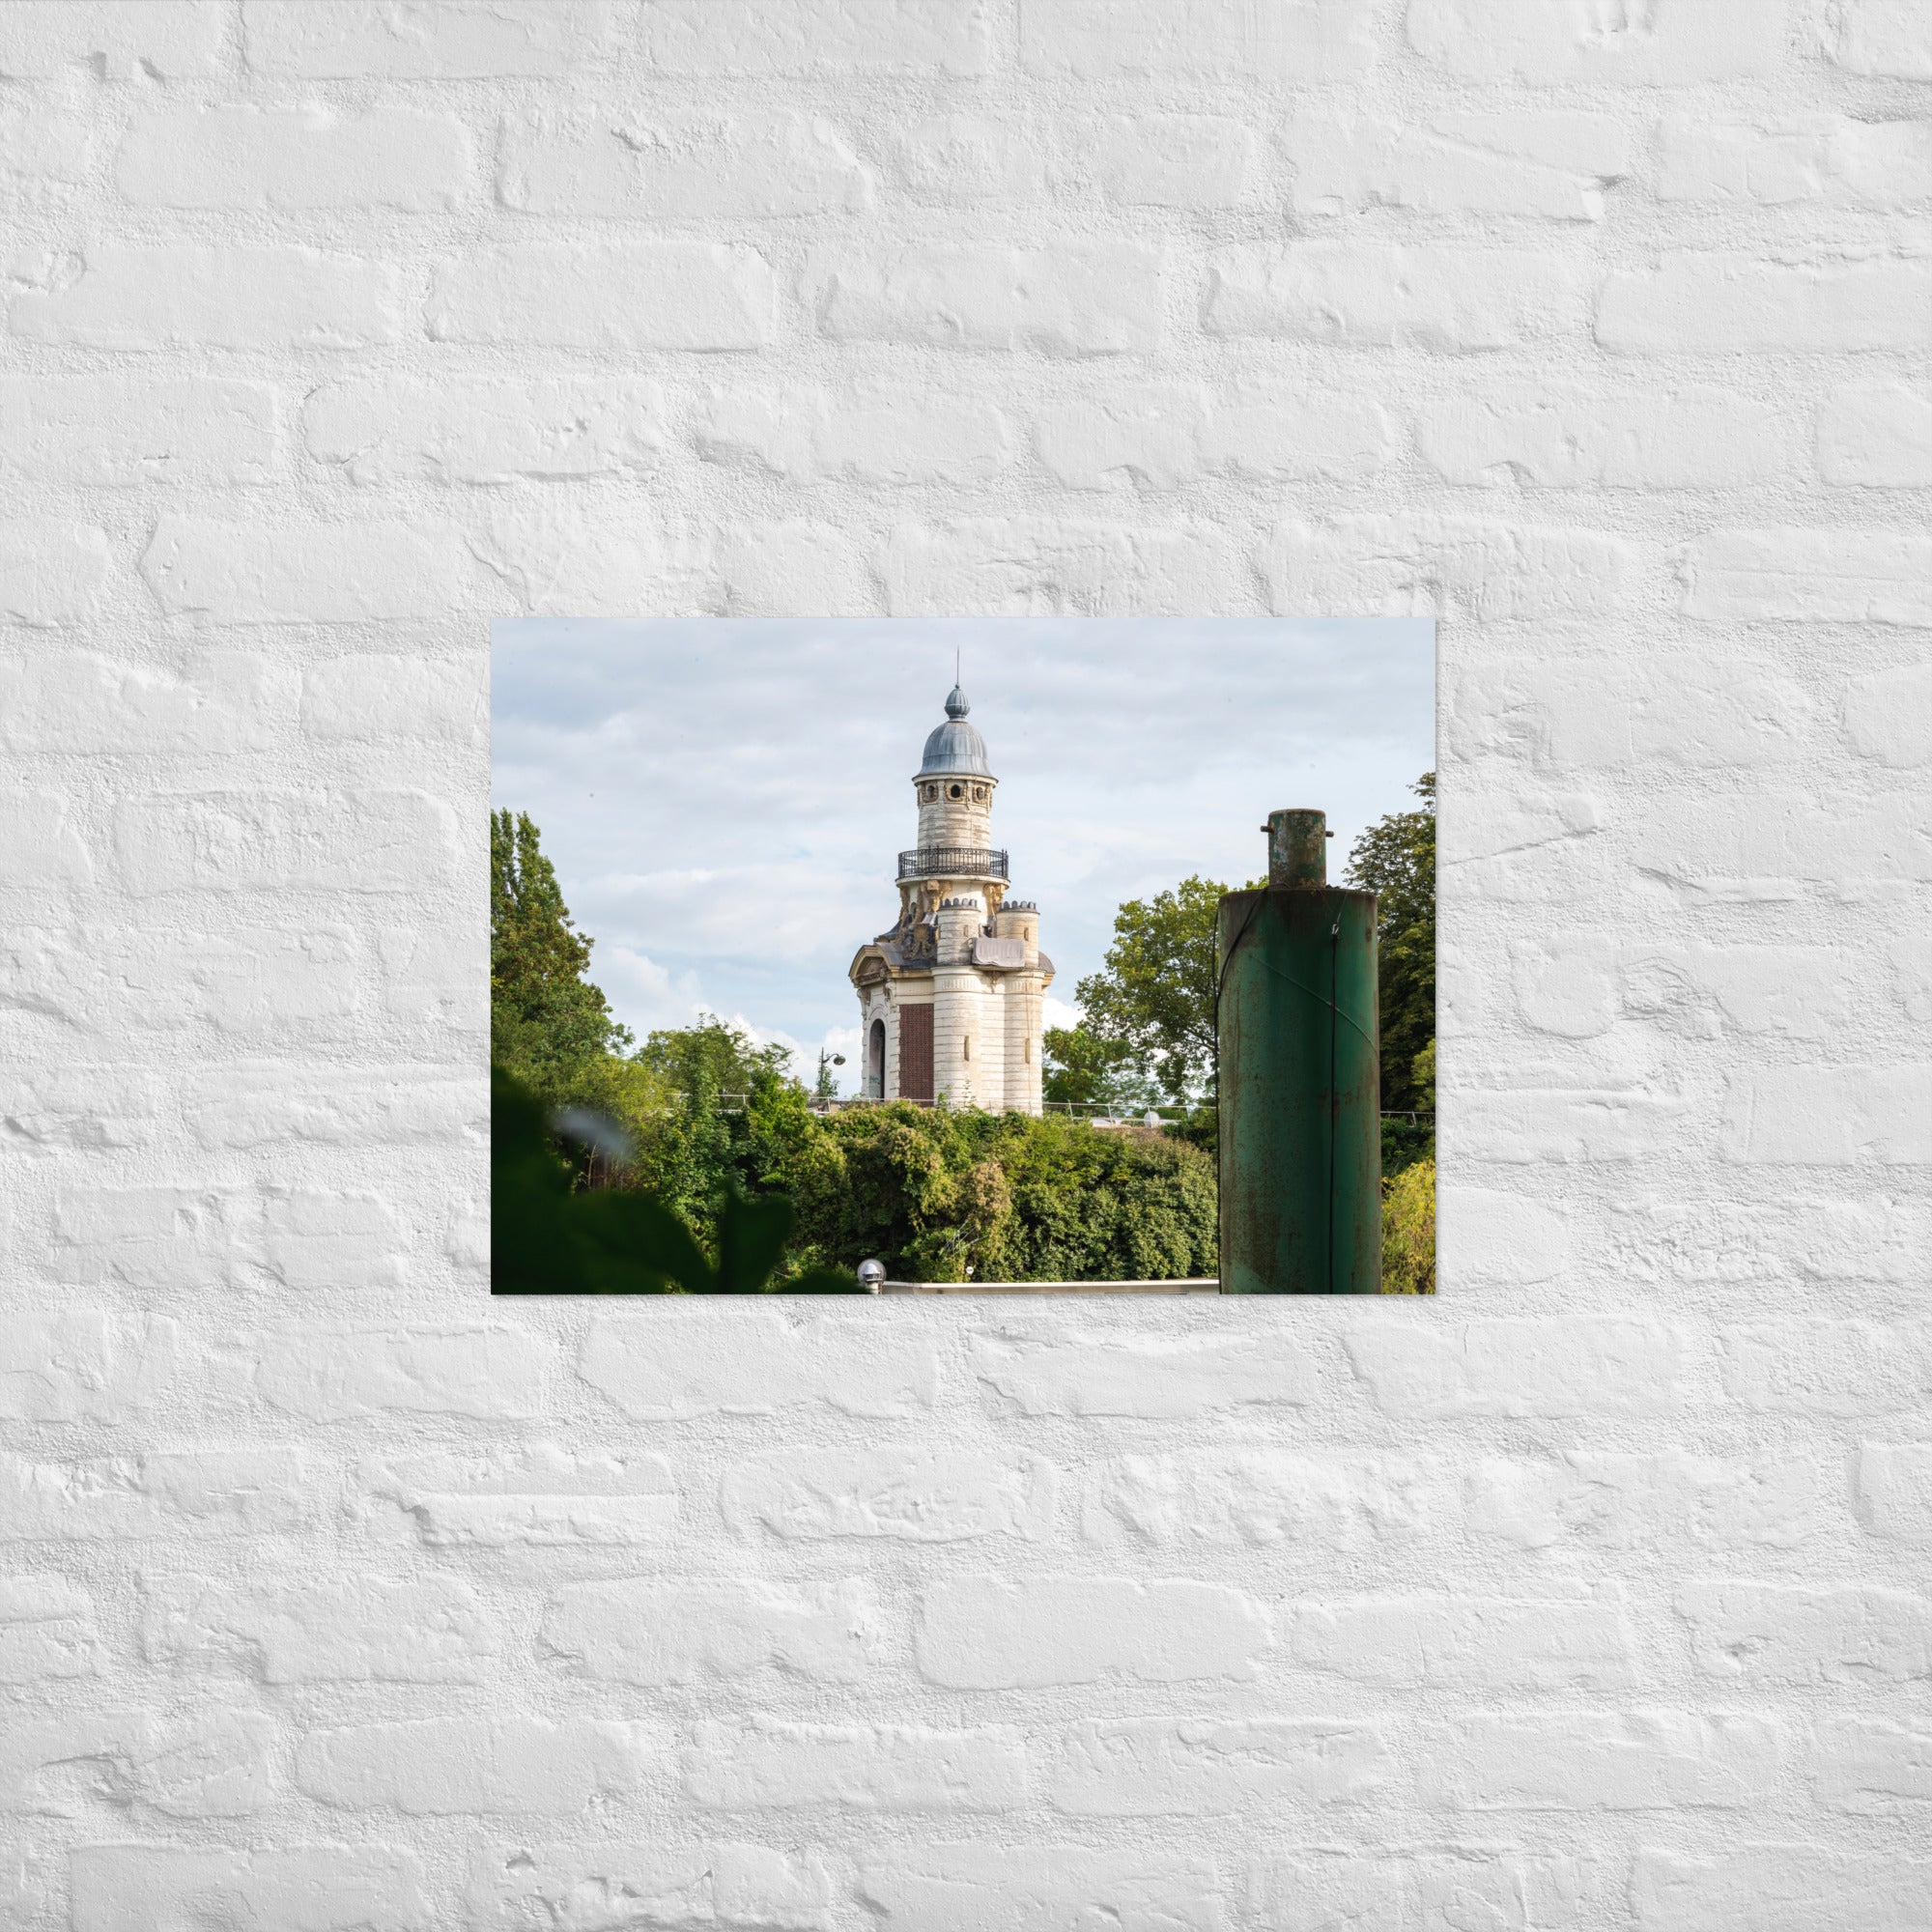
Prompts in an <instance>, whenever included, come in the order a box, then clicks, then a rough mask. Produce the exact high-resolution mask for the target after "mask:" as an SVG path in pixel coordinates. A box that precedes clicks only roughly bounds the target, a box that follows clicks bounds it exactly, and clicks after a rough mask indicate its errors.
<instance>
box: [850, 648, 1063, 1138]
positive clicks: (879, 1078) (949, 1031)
mask: <svg viewBox="0 0 1932 1932" xmlns="http://www.w3.org/2000/svg"><path fill="white" fill-rule="evenodd" d="M971 710H972V706H971V704H970V703H969V702H968V701H967V697H966V694H965V692H964V691H962V690H961V689H960V688H959V687H958V686H957V685H954V686H953V688H952V692H951V693H950V694H949V695H948V696H947V699H946V722H945V723H944V724H943V725H934V726H933V728H932V730H931V732H930V733H928V735H927V737H926V741H925V750H924V753H923V756H922V757H921V759H920V767H919V770H918V771H917V772H915V773H914V774H913V779H912V784H913V800H914V806H915V809H916V811H917V815H918V816H917V823H918V838H919V842H918V844H917V845H914V846H912V847H910V848H908V849H907V850H905V851H902V852H901V853H900V854H899V855H898V866H897V880H898V891H899V912H898V918H897V920H896V922H895V923H894V924H893V925H892V926H891V927H890V928H889V929H888V930H886V931H885V932H882V933H880V934H879V936H878V937H877V938H876V939H874V940H873V941H872V942H871V943H870V944H869V945H867V946H862V947H861V948H860V949H859V952H858V954H857V956H856V957H855V958H854V959H853V961H852V967H851V980H852V983H853V987H854V989H855V990H856V991H857V993H858V996H859V1009H860V1012H861V1015H862V1016H863V1019H864V1045H863V1048H862V1053H861V1065H862V1066H863V1068H864V1080H863V1091H864V1092H865V1093H866V1094H868V1095H870V1096H872V1097H875V1098H880V1099H914V1100H935V1099H944V1100H946V1101H948V1102H949V1103H950V1104H952V1105H954V1106H980V1107H986V1108H991V1109H1008V1110H1017V1111H1019V1112H1022V1113H1029V1114H1037V1113H1038V1112H1039V1111H1040V1056H1041V1052H1042V1050H1043V1017H1042V1015H1043V1011H1044V1001H1043V995H1044V993H1045V990H1046V988H1047V986H1048V985H1049V984H1050V983H1051V982H1052V979H1053V962H1052V961H1051V960H1049V959H1048V958H1047V957H1046V956H1045V955H1044V954H1043V953H1042V952H1040V950H1039V911H1038V908H1037V906H1035V905H1034V904H1033V902H1032V901H1031V900H1013V901H1009V900H1008V897H1007V885H1008V863H1007V854H1006V853H1005V852H1004V851H1002V850H1000V849H999V848H998V847H996V846H995V845H994V844H993V842H992V815H993V793H994V791H995V789H996V788H997V786H998V784H999V780H998V779H997V778H996V777H995V776H994V775H993V769H992V765H991V762H990V760H989V758H988V756H987V753H986V741H985V740H984V739H983V738H981V737H980V733H979V731H978V729H977V728H976V727H975V726H974V725H971V724H969V723H968V722H967V717H968V713H969V712H970V711H971Z"/></svg>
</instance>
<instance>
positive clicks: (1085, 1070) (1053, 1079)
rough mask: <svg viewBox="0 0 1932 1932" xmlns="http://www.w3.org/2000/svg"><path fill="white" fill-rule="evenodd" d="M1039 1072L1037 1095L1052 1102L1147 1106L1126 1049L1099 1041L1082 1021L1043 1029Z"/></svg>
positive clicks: (1142, 1082)
mask: <svg viewBox="0 0 1932 1932" xmlns="http://www.w3.org/2000/svg"><path fill="white" fill-rule="evenodd" d="M1040 1071H1041V1082H1040V1088H1041V1092H1042V1094H1044V1096H1045V1097H1046V1098H1047V1099H1048V1100H1051V1101H1054V1102H1069V1101H1070V1102H1071V1103H1072V1104H1073V1105H1074V1106H1076V1107H1089V1106H1104V1107H1118V1108H1122V1109H1126V1108H1133V1107H1144V1106H1146V1105H1147V1103H1148V1098H1149V1094H1148V1086H1147V1082H1146V1081H1145V1080H1142V1079H1138V1078H1136V1076H1135V1073H1134V1070H1133V1067H1132V1065H1131V1056H1130V1052H1129V1049H1128V1048H1126V1047H1125V1046H1123V1045H1122V1044H1121V1043H1120V1042H1119V1041H1117V1040H1111V1039H1102V1038H1101V1037H1099V1035H1097V1034H1096V1033H1094V1031H1093V1030H1092V1028H1090V1027H1088V1026H1087V1025H1086V1024H1085V1023H1084V1022H1083V1023H1082V1024H1081V1025H1079V1026H1071V1027H1048V1028H1047V1030H1046V1058H1045V1064H1044V1065H1043V1066H1042V1067H1041V1069H1040Z"/></svg>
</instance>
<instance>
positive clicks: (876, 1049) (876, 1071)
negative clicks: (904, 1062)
mask: <svg viewBox="0 0 1932 1932" xmlns="http://www.w3.org/2000/svg"><path fill="white" fill-rule="evenodd" d="M866 1092H867V1094H870V1095H871V1096H872V1098H873V1099H875V1100H883V1099H884V1098H885V1097H886V1023H885V1021H884V1020H874V1021H873V1022H872V1037H871V1038H870V1040H868V1041H867V1046H866Z"/></svg>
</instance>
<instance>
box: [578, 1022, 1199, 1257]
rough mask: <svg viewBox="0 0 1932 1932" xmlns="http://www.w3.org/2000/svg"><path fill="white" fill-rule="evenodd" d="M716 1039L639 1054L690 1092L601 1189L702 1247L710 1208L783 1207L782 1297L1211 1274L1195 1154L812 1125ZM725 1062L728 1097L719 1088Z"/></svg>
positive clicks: (949, 1130) (966, 1127) (1106, 1134)
mask: <svg viewBox="0 0 1932 1932" xmlns="http://www.w3.org/2000/svg"><path fill="white" fill-rule="evenodd" d="M722 1026H723V1023H722V1022H718V1021H715V1020H707V1021H706V1022H705V1023H704V1024H703V1025H702V1026H699V1027H695V1028H688V1029H684V1030H682V1032H681V1033H678V1034H667V1035H663V1036H654V1040H655V1041H656V1043H657V1044H656V1051H657V1054H658V1057H659V1058H660V1060H661V1061H662V1062H663V1063H664V1064H666V1065H678V1066H685V1067H691V1068H694V1069H695V1070H696V1080H695V1081H694V1084H693V1085H692V1086H691V1087H690V1088H688V1089H685V1090H684V1091H682V1092H681V1093H680V1094H678V1096H677V1097H676V1099H675V1100H674V1102H673V1104H671V1105H670V1106H669V1107H668V1108H666V1109H665V1110H664V1111H663V1112H661V1113H659V1114H658V1115H656V1116H654V1117H653V1118H652V1119H651V1120H649V1121H648V1122H646V1123H645V1125H644V1129H643V1131H642V1132H641V1134H640V1135H639V1140H638V1144H637V1147H636V1149H635V1151H634V1154H633V1157H632V1159H631V1160H630V1162H629V1164H628V1165H627V1166H626V1167H625V1169H624V1170H623V1172H622V1173H621V1175H619V1176H618V1177H617V1179H618V1182H619V1185H620V1186H621V1187H622V1188H624V1189H627V1190H637V1191H640V1192H643V1193H646V1194H649V1195H650V1196H651V1197H652V1198H654V1199H655V1200H658V1201H660V1202H662V1203H663V1204H664V1205H665V1207H666V1208H668V1209H669V1210H670V1211H671V1212H672V1213H674V1214H676V1215H677V1216H678V1218H679V1219H680V1220H681V1221H682V1222H683V1224H684V1225H685V1226H686V1227H687V1228H688V1229H689V1230H690V1231H691V1232H692V1234H693V1236H694V1237H695V1238H696V1239H697V1240H698V1241H699V1242H700V1244H701V1245H704V1244H707V1243H708V1242H709V1239H710V1236H709V1235H708V1232H707V1230H708V1227H709V1224H710V1220H711V1217H712V1216H714V1215H715V1214H716V1212H717V1204H718V1203H719V1202H720V1201H722V1200H725V1199H728V1198H730V1197H732V1196H733V1195H734V1194H735V1195H741V1196H743V1197H744V1198H745V1199H747V1200H751V1201H758V1200H763V1199H767V1198H770V1197H772V1196H774V1195H781V1196H783V1197H785V1198H786V1199H788V1200H789V1201H790V1203H791V1205H792V1210H793V1221H792V1225H791V1228H790V1231H789V1235H788V1238H787V1241H786V1245H785V1248H784V1251H783V1257H782V1260H781V1264H780V1265H779V1269H778V1275H777V1279H778V1281H779V1284H780V1285H781V1286H783V1285H785V1284H786V1283H788V1282H789V1281H790V1280H792V1279H794V1278H796V1277H798V1276H800V1275H803V1274H804V1273H806V1272H808V1271H810V1270H812V1269H832V1270H835V1271H838V1272H839V1273H850V1272H851V1271H852V1270H854V1269H856V1267H857V1266H858V1264H859V1263H860V1262H862V1261H865V1260H867V1259H868V1258H876V1259H878V1260H880V1261H882V1262H884V1263H885V1264H886V1267H887V1271H888V1272H889V1273H890V1274H892V1275H894V1276H895V1277H897V1278H899V1279H902V1280H912V1281H964V1280H967V1279H979V1280H982V1281H985V1280H1018V1281H1078V1280H1134V1279H1148V1278H1164V1277H1168V1276H1174V1277H1183V1276H1198V1275H1211V1274H1212V1273H1213V1272H1214V1268H1215V1234H1216V1229H1215V1193H1214V1165H1213V1161H1212V1159H1211V1157H1209V1156H1208V1155H1206V1154H1203V1153H1202V1152H1201V1151H1199V1150H1198V1149H1196V1148H1194V1147H1191V1146H1188V1145H1187V1144H1185V1143H1184V1142H1181V1141H1178V1140H1174V1139H1170V1138H1169V1137H1167V1136H1165V1135H1162V1134H1158V1133H1153V1132H1147V1131H1127V1132H1122V1131H1118V1130H1107V1129H1101V1128H1096V1127H1094V1126H1091V1125H1089V1124H1088V1123H1087V1122H1081V1121H1069V1120H1066V1119H1064V1118H1061V1117H1049V1118H1046V1119H1039V1118H1037V1117H1030V1116H1027V1115H1023V1114H985V1113H980V1112H979V1111H977V1110H971V1109H969V1110H965V1111H961V1112H954V1111H952V1110H951V1109H949V1108H947V1107H945V1106H939V1107H916V1106H914V1105H912V1104H911V1103H910V1102H907V1101H898V1102H895V1103H892V1104H890V1105H883V1106H868V1107H858V1108H847V1109H844V1110H841V1111H840V1112H838V1113H836V1114H830V1115H827V1114H822V1113H815V1112H813V1110H812V1107H811V1104H810V1096H809V1095H808V1094H807V1093H806V1090H805V1087H804V1085H803V1083H802V1082H800V1081H799V1080H797V1079H794V1078H793V1077H791V1076H790V1075H789V1074H788V1073H786V1072H784V1071H781V1068H780V1065H778V1064H777V1056H774V1055H772V1054H770V1053H769V1052H766V1051H761V1050H759V1049H755V1048H753V1046H752V1045H751V1042H750V1041H749V1040H748V1039H746V1037H744V1036H743V1035H742V1034H737V1035H736V1036H735V1040H736V1043H735V1045H732V1044H731V1043H730V1042H729V1041H725V1040H721V1039H720V1038H719V1037H718V1034H717V1032H716V1031H714V1029H719V1028H721V1027H722ZM723 1031H724V1032H725V1034H726V1035H729V1034H731V1033H732V1030H731V1029H729V1028H723ZM647 1048H648V1043H647ZM733 1056H736V1057H737V1064H738V1065H740V1066H741V1067H743V1068H744V1069H745V1072H744V1074H743V1075H742V1077H745V1078H746V1079H747V1086H746V1087H745V1088H744V1089H743V1090H735V1089H731V1088H722V1089H721V1085H720V1082H719V1079H718V1074H717V1068H718V1066H719V1065H721V1064H724V1065H729V1064H731V1062H732V1058H733ZM735 1091H743V1092H745V1094H746V1098H745V1101H744V1103H743V1106H742V1108H739V1107H737V1106H736V1105H735V1104H734V1106H733V1107H732V1109H731V1110H730V1111H726V1109H725V1106H724V1105H723V1104H722V1102H721V1094H722V1093H730V1092H735ZM707 1252H709V1249H708V1247H707Z"/></svg>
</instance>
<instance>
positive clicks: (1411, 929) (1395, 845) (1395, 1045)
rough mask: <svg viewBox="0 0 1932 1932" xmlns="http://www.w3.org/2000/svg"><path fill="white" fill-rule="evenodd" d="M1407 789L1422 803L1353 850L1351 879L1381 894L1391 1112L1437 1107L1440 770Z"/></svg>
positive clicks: (1385, 1079) (1386, 1097)
mask: <svg viewBox="0 0 1932 1932" xmlns="http://www.w3.org/2000/svg"><path fill="white" fill-rule="evenodd" d="M1410 789H1411V790H1413V791H1414V792H1415V794H1416V796H1417V797H1419V798H1420V799H1421V800H1422V809H1421V810H1419V811H1394V812H1390V813H1389V814H1388V816H1387V817H1385V818H1382V819H1379V820H1378V822H1377V823H1376V824H1374V825H1372V826H1370V827H1369V828H1368V830H1367V831H1366V832H1364V833H1363V834H1362V836H1361V837H1360V838H1357V839H1356V840H1355V843H1354V847H1353V849H1352V850H1351V851H1350V854H1349V873H1348V877H1349V883H1350V885H1352V886H1357V887H1362V888H1365V889H1366V890H1368V891H1370V892H1373V893H1377V894H1378V895H1380V899H1379V903H1378V906H1377V911H1376V937H1377V947H1376V951H1377V954H1378V964H1379V969H1380V974H1381V1046H1382V1062H1381V1066H1382V1105H1383V1106H1384V1107H1385V1108H1387V1109H1389V1110H1390V1111H1391V1112H1406V1111H1407V1110H1409V1109H1416V1110H1419V1111H1424V1112H1427V1111H1432V1110H1433V1109H1434V1107H1435V773H1434V772H1424V773H1423V775H1422V776H1421V778H1419V779H1418V780H1417V781H1415V783H1414V785H1412V786H1411V787H1410Z"/></svg>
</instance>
